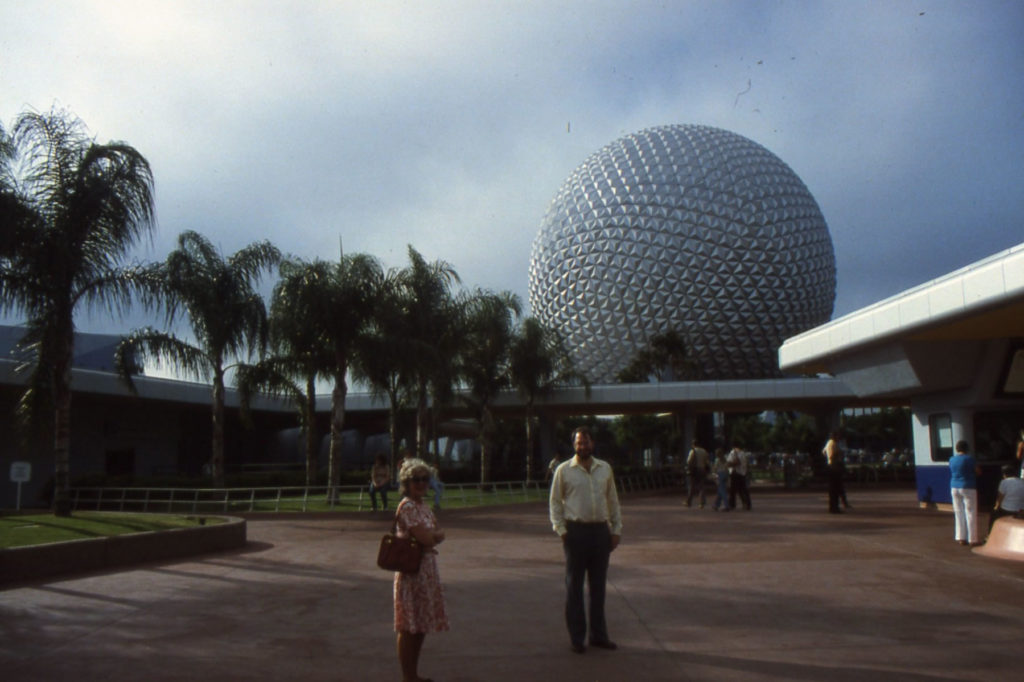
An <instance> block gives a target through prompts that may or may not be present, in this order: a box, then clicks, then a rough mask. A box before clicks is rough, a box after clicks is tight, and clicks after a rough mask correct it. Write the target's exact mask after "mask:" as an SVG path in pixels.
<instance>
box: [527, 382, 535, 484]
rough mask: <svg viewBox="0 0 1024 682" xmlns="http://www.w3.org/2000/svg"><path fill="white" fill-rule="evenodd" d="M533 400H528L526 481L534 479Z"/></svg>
mask: <svg viewBox="0 0 1024 682" xmlns="http://www.w3.org/2000/svg"><path fill="white" fill-rule="evenodd" d="M533 438H534V435H533V401H532V400H527V401H526V482H527V483H529V482H530V481H532V480H533Z"/></svg>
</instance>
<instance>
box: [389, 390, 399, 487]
mask: <svg viewBox="0 0 1024 682" xmlns="http://www.w3.org/2000/svg"><path fill="white" fill-rule="evenodd" d="M388 401H389V405H388V441H389V448H388V471H390V472H391V473H392V474H394V475H393V476H392V477H391V480H392V481H397V480H398V476H397V474H398V472H397V471H395V462H397V461H398V390H397V389H395V388H390V389H388Z"/></svg>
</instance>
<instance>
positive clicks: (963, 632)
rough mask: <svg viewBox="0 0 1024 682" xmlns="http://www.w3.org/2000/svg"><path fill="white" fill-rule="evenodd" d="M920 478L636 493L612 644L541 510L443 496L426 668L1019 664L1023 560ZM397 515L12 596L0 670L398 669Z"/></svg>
mask: <svg viewBox="0 0 1024 682" xmlns="http://www.w3.org/2000/svg"><path fill="white" fill-rule="evenodd" d="M914 497H915V496H914V493H913V491H911V490H898V491H859V490H851V502H852V503H853V504H854V505H855V509H853V510H852V511H851V512H850V513H847V514H844V515H840V516H831V515H828V514H825V513H824V510H825V507H826V500H825V496H824V495H823V494H821V493H812V492H797V493H787V492H781V491H779V492H770V493H764V494H762V495H757V494H756V491H755V497H754V511H753V512H749V513H748V512H742V511H740V512H731V513H728V514H725V513H712V512H711V511H710V510H698V509H686V508H685V507H684V506H683V505H682V504H681V502H680V499H679V497H678V496H668V495H659V496H643V497H630V498H626V499H625V500H624V513H625V514H624V515H625V531H624V538H623V545H622V546H621V547H620V548H619V549H618V550H617V551H616V552H615V554H614V555H613V557H612V567H611V571H610V577H609V583H610V584H609V593H608V620H609V626H610V630H611V635H612V637H613V638H614V639H615V640H616V641H617V642H618V643H619V646H620V648H619V650H618V651H614V652H607V651H601V650H588V651H587V653H586V654H585V655H583V656H580V655H577V654H573V653H572V652H570V651H569V648H568V638H567V635H566V633H565V629H564V625H563V622H562V605H563V590H562V554H561V547H560V545H559V544H558V542H557V540H556V539H555V537H554V535H553V534H552V533H551V531H550V528H549V526H548V523H547V519H546V509H545V507H544V506H543V505H538V504H530V505H523V506H515V507H501V508H492V509H482V510H456V511H445V512H442V514H441V522H442V524H444V526H445V527H446V530H447V533H448V538H449V540H448V542H446V543H445V544H444V545H442V546H441V571H442V576H443V578H444V582H445V585H446V589H447V594H448V602H449V610H450V615H451V620H452V630H451V631H450V632H447V633H443V634H439V635H430V636H428V637H427V639H426V644H425V647H424V652H423V657H422V661H421V674H424V675H427V676H430V677H432V678H433V679H435V680H438V681H439V682H440V681H442V680H444V681H447V682H453V681H467V682H468V681H477V680H479V681H496V682H501V681H504V680H567V681H576V680H580V681H589V680H609V681H617V680H626V681H629V682H646V681H652V680H654V681H657V680H737V679H742V680H901V681H905V680H911V681H915V680H985V681H986V682H992V681H993V680H1010V679H1020V677H1019V675H1020V663H1019V659H1020V652H1021V651H1024V608H1022V606H1024V564H1022V563H1013V562H1006V561H1000V560H996V559H990V558H986V557H982V556H979V555H977V554H974V553H972V552H970V551H969V550H968V549H966V548H963V547H960V546H959V545H956V544H955V543H954V542H953V540H952V536H953V527H952V526H953V519H952V516H951V515H949V514H944V513H940V512H926V511H922V510H919V509H917V507H916V501H915V499H914ZM387 526H388V518H387V517H385V516H374V515H370V514H360V515H355V514H346V515H334V516H330V517H310V516H288V517H278V518H277V519H273V520H270V519H266V520H260V519H251V520H250V522H249V539H250V545H249V546H248V547H247V548H246V549H245V550H242V551H238V552H232V553H224V554H217V555H208V556H205V557H200V558H197V559H191V560H183V561H174V562H166V563H159V564H151V565H146V566H142V567H137V568H134V569H131V570H126V571H122V572H112V573H106V574H92V575H88V576H80V577H75V578H65V579H54V580H49V581H45V582H39V583H34V584H23V585H20V586H13V587H9V588H7V589H5V590H3V591H0V677H2V679H3V680H4V681H5V682H20V681H21V680H34V681H37V680H65V679H67V680H76V681H77V682H90V681H101V680H102V681H103V682H112V681H115V680H128V679H132V680H136V679H139V680H185V679H203V680H218V681H224V680H292V679H294V680H302V681H304V682H315V681H319V680H346V681H348V680H351V681H356V680H359V681H362V680H398V679H400V675H399V671H398V663H397V660H396V657H395V653H394V640H393V634H392V632H391V618H392V604H391V581H390V576H389V575H387V574H385V573H384V572H383V571H380V570H379V569H377V568H376V567H375V565H374V558H375V555H376V545H377V542H378V540H379V537H380V535H381V534H382V532H384V530H385V528H386V527H387Z"/></svg>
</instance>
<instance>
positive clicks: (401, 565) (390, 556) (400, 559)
mask: <svg viewBox="0 0 1024 682" xmlns="http://www.w3.org/2000/svg"><path fill="white" fill-rule="evenodd" d="M398 508H399V509H401V508H402V505H398ZM397 531H398V509H396V510H395V521H394V523H392V524H391V532H389V533H388V534H387V535H385V536H384V537H382V538H381V539H380V549H378V550H377V565H378V566H380V567H381V568H383V569H384V570H385V571H399V572H401V573H418V572H419V570H420V559H422V558H423V546H422V545H421V544H420V543H418V542H416V538H414V537H412V536H411V535H408V536H406V537H399V536H398V535H397Z"/></svg>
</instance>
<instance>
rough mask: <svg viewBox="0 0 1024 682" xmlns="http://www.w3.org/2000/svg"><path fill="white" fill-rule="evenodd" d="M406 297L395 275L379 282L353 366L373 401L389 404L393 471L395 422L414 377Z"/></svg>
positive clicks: (390, 464)
mask: <svg viewBox="0 0 1024 682" xmlns="http://www.w3.org/2000/svg"><path fill="white" fill-rule="evenodd" d="M406 294H407V292H406V290H405V289H404V288H403V287H401V286H400V285H399V280H398V273H395V272H391V273H389V274H388V276H387V277H386V278H385V279H384V280H383V281H382V286H381V288H380V291H379V295H378V297H377V302H376V305H375V306H374V311H373V317H372V319H371V320H370V324H369V326H368V328H367V333H366V335H365V336H364V337H363V338H362V340H361V342H360V348H359V351H358V353H357V354H356V355H357V358H356V362H355V363H354V365H353V376H354V377H355V378H356V379H358V380H360V381H363V382H364V383H366V385H367V386H369V388H370V390H371V391H372V393H373V395H374V396H375V397H378V398H379V397H386V398H387V400H388V436H389V441H390V443H391V445H390V451H389V453H388V466H389V467H391V468H392V469H393V468H394V466H395V462H396V461H397V460H398V443H399V437H398V418H399V414H400V412H401V410H402V408H403V407H404V406H405V405H406V403H407V401H408V399H409V394H410V387H411V384H412V375H413V365H412V362H411V361H410V356H409V342H408V338H409V330H410V325H409V316H408V314H407V311H408V310H409V307H410V306H409V301H408V300H407V298H406Z"/></svg>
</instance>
